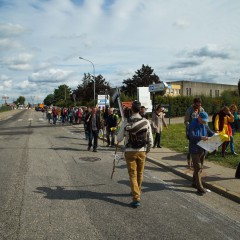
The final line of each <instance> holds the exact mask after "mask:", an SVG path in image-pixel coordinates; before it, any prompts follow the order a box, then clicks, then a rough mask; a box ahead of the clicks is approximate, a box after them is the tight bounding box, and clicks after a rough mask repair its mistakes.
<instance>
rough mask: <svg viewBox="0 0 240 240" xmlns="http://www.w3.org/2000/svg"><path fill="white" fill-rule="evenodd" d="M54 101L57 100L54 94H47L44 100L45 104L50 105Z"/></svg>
mask: <svg viewBox="0 0 240 240" xmlns="http://www.w3.org/2000/svg"><path fill="white" fill-rule="evenodd" d="M54 101H56V100H55V99H54V95H53V94H49V95H47V96H46V98H45V99H44V100H43V102H44V104H45V105H47V106H50V105H51V104H53V103H54Z"/></svg>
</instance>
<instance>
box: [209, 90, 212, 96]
mask: <svg viewBox="0 0 240 240" xmlns="http://www.w3.org/2000/svg"><path fill="white" fill-rule="evenodd" d="M209 95H210V97H212V89H210V94H209Z"/></svg>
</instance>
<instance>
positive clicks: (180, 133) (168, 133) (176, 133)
mask: <svg viewBox="0 0 240 240" xmlns="http://www.w3.org/2000/svg"><path fill="white" fill-rule="evenodd" d="M209 125H211V123H210V124H209ZM161 144H162V145H163V146H164V147H167V148H170V149H172V150H175V151H177V152H182V153H186V154H187V152H188V140H187V139H186V134H185V126H184V124H171V125H168V129H166V128H164V129H163V132H162V137H161ZM234 145H235V151H236V152H237V153H239V156H236V157H235V156H232V155H231V152H230V147H229V146H228V149H227V150H228V153H227V154H226V158H222V156H221V147H219V150H218V152H217V154H216V156H215V155H213V154H209V155H208V156H207V157H206V160H207V161H210V162H214V163H217V164H219V165H222V166H225V167H230V168H236V166H237V165H238V163H239V162H240V152H239V151H238V150H239V146H240V133H239V132H237V133H235V135H234Z"/></svg>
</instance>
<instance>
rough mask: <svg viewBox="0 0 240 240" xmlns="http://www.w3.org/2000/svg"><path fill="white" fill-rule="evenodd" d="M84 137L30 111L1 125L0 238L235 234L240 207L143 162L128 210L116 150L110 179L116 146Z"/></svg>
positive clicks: (125, 177)
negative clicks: (90, 147)
mask: <svg viewBox="0 0 240 240" xmlns="http://www.w3.org/2000/svg"><path fill="white" fill-rule="evenodd" d="M83 137H84V134H83V132H81V131H80V130H79V129H78V128H74V127H73V126H62V125H60V124H59V125H57V126H52V125H49V124H48V123H47V120H46V119H45V116H44V115H43V114H42V113H41V112H35V111H34V110H22V111H19V112H18V113H17V114H16V115H14V116H13V117H11V118H9V119H8V120H2V121H1V122H0V206H1V208H0V211H1V212H0V239H30V240H31V239H33V240H35V239H54V240H55V239H56V240H60V239H64V240H65V239H91V240H94V239H239V236H240V214H239V213H240V210H239V204H237V203H234V202H232V201H230V200H228V199H226V198H223V197H221V196H220V195H217V194H215V193H212V192H211V193H208V194H207V195H205V196H203V197H200V196H197V195H196V193H195V190H194V189H192V188H191V187H190V183H189V182H188V181H187V180H185V179H182V178H180V177H178V176H176V175H174V174H172V173H168V172H166V171H165V170H163V169H161V168H159V167H158V166H155V165H152V164H149V163H147V164H146V168H145V173H144V183H143V194H142V206H141V207H140V208H137V209H133V208H131V207H130V205H129V203H130V201H131V196H130V188H129V180H128V174H127V169H126V165H125V162H124V159H123V158H122V154H121V153H118V158H119V159H120V160H119V163H118V165H117V169H116V172H115V174H114V178H113V180H111V179H110V176H111V172H112V162H113V158H114V149H112V148H107V147H104V146H103V143H102V142H101V141H100V142H99V149H98V152H97V153H94V152H92V151H90V152H89V151H87V142H86V140H84V139H83Z"/></svg>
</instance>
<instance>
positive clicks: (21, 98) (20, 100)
mask: <svg viewBox="0 0 240 240" xmlns="http://www.w3.org/2000/svg"><path fill="white" fill-rule="evenodd" d="M16 102H17V104H19V105H24V103H25V97H23V96H19V98H18V99H17V100H16Z"/></svg>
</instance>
